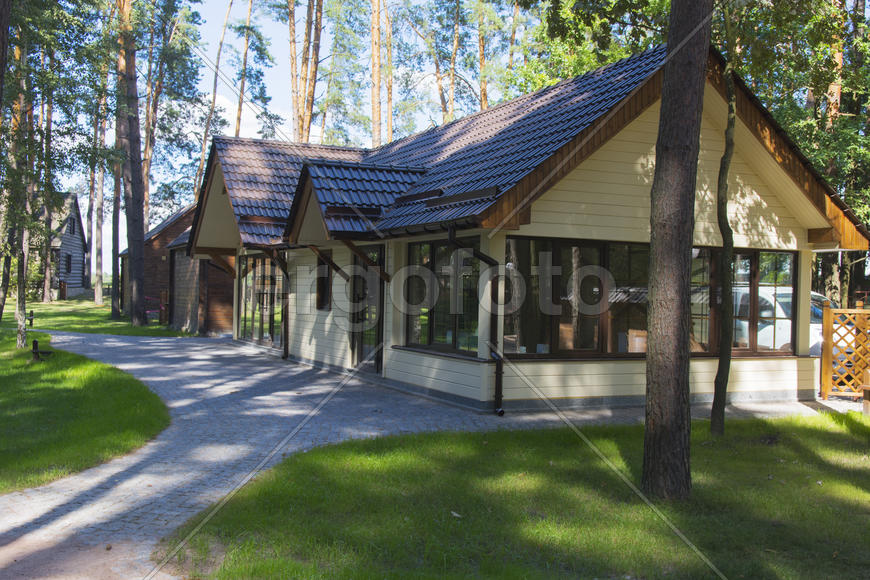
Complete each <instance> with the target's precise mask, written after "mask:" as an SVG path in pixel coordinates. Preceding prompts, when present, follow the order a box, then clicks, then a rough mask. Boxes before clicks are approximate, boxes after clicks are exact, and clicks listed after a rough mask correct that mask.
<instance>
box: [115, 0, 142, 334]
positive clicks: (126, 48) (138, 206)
mask: <svg viewBox="0 0 870 580" xmlns="http://www.w3.org/2000/svg"><path fill="white" fill-rule="evenodd" d="M118 2H119V6H118V13H119V15H120V17H121V41H122V47H121V50H119V53H118V72H119V74H120V77H121V80H122V82H123V87H124V91H123V93H122V94H123V95H124V97H125V99H124V100H125V103H124V105H125V109H124V111H123V118H122V119H121V123H120V125H121V144H122V147H123V149H124V151H125V153H126V154H127V159H126V162H125V163H124V205H125V210H126V211H125V213H126V216H127V251H128V263H129V276H130V310H131V312H130V319H131V321H132V323H133V326H144V325H145V324H147V322H148V321H147V319H146V315H145V295H144V283H145V261H144V256H143V253H144V238H145V230H144V225H145V224H144V214H143V210H144V207H143V204H144V197H145V186H144V182H143V175H142V142H141V135H140V132H139V95H138V89H137V86H136V44H135V37H134V35H133V27H132V21H131V12H132V0H118Z"/></svg>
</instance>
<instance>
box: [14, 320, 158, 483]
mask: <svg viewBox="0 0 870 580" xmlns="http://www.w3.org/2000/svg"><path fill="white" fill-rule="evenodd" d="M33 338H36V339H37V340H38V341H39V346H40V348H41V349H45V348H46V347H48V346H49V340H50V337H49V336H47V335H45V334H41V333H28V341H29V340H32V339H33ZM30 359H31V355H30V351H29V350H18V349H16V348H15V335H14V333H13V332H10V331H8V330H0V493H5V492H9V491H12V490H14V489H21V488H25V487H31V486H36V485H41V484H44V483H47V482H49V481H52V480H55V479H58V478H61V477H64V476H66V475H69V474H70V473H74V472H76V471H81V470H83V469H86V468H88V467H91V466H93V465H97V464H99V463H101V462H103V461H106V460H108V459H111V458H113V457H116V456H118V455H123V454H124V453H127V452H129V451H131V450H133V449H135V448H137V447H139V446H141V445H142V444H144V443H145V442H146V441H147V440H148V439H151V438H152V437H154V436H155V435H156V434H157V433H159V432H160V431H162V430H163V429H164V428H165V427H166V426H167V425H168V424H169V413H168V412H167V410H166V407H165V405H164V404H163V402H162V401H161V400H160V398H159V397H158V396H157V395H155V394H154V393H152V392H151V391H149V390H148V388H147V387H146V386H145V385H143V384H142V383H141V382H139V381H137V380H136V379H134V378H133V377H132V376H130V375H128V374H127V373H124V372H121V371H119V370H118V369H116V368H113V367H110V366H108V365H105V364H103V363H99V362H96V361H93V360H91V359H88V358H85V357H83V356H79V355H77V354H72V353H68V352H64V351H60V350H56V351H54V354H53V355H51V356H49V357H48V360H46V361H43V362H31V360H30Z"/></svg>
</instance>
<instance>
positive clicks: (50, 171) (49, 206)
mask: <svg viewBox="0 0 870 580" xmlns="http://www.w3.org/2000/svg"><path fill="white" fill-rule="evenodd" d="M48 70H49V73H51V71H53V70H54V55H53V54H52V53H49V55H48ZM53 116H54V91H53V90H52V89H51V88H50V87H49V88H48V89H47V90H46V93H45V129H44V133H43V134H44V139H45V143H44V147H43V148H42V154H43V162H42V167H43V177H42V183H43V186H42V191H43V196H44V197H43V205H44V212H45V214H44V215H45V242H44V244H43V250H42V251H43V253H42V268H43V270H42V301H43V302H45V303H47V302H51V266H52V264H51V216H52V213H53V210H54V204H55V201H54V168H53V162H52V155H53V152H52V149H51V146H52V145H51V138H52V130H53V128H52V121H53ZM85 240H86V243H87V238H85ZM85 263H86V264H87V265H90V263H89V262H88V261H87V260H86V262H85ZM85 274H90V270H89V269H88V268H86V272H85ZM85 281H86V282H85V283H86V286H85V287H86V288H87V287H88V286H87V285H89V284H90V281H91V278H90V276H87V275H86V276H85Z"/></svg>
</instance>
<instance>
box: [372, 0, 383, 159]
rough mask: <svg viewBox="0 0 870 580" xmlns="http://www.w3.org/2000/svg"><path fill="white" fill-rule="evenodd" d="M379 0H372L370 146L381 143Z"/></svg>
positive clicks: (378, 145) (376, 145)
mask: <svg viewBox="0 0 870 580" xmlns="http://www.w3.org/2000/svg"><path fill="white" fill-rule="evenodd" d="M380 6H381V1H380V0H372V25H371V34H372V147H380V145H381V16H380V13H381V12H380Z"/></svg>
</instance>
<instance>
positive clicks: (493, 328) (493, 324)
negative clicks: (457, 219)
mask: <svg viewBox="0 0 870 580" xmlns="http://www.w3.org/2000/svg"><path fill="white" fill-rule="evenodd" d="M447 241H448V243H449V244H450V245H451V246H453V247H454V248H458V249H460V250H469V251H470V252H471V255H472V256H474V257H475V259H477V260H479V261H481V262H483V263H484V264H486V265H487V266H490V267H492V268H498V260H496V259H495V258H493V257H492V256H489V255H487V254H484V253H483V252H481V251H480V250H477V249H475V248H467V247H465V246H463V245H462V244H461V243H459V241H458V240H457V239H456V230H455V229H454V227H453V226H449V227H448V228H447ZM497 276H498V270H496V275H495V276H493V277H492V279H491V280H490V284H489V290H490V306H491V312H490V314H489V315H490V322H489V356H490V357H491V358H493V359H494V360H495V401H494V405H493V412H494V413H495V414H496V415H498V416H499V417H502V416H504V409H503V408H502V403H503V399H504V386H503V383H502V379H503V377H504V359H503V358H502V357H501V355H499V353H498V351H497V350H496V346H495V345H497V344H498V311H497V308H496V304H498V284H496V278H497Z"/></svg>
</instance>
